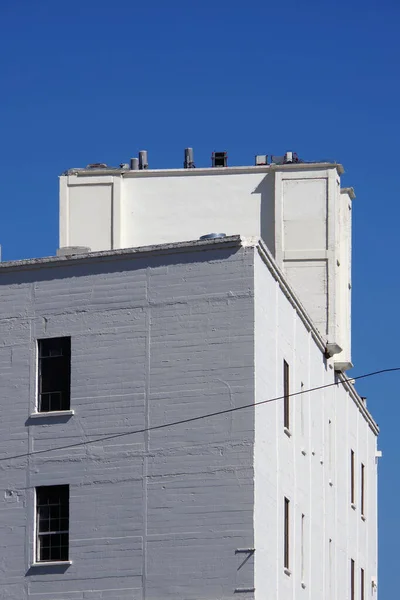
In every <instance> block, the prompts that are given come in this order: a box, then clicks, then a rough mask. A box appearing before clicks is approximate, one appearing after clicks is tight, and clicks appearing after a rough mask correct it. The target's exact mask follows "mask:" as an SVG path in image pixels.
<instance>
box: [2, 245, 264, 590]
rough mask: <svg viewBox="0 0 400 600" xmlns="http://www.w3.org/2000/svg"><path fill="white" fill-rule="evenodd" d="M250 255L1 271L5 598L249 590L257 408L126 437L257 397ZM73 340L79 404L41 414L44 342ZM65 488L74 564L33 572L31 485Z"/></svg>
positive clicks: (206, 253) (74, 395) (74, 394)
mask: <svg viewBox="0 0 400 600" xmlns="http://www.w3.org/2000/svg"><path fill="white" fill-rule="evenodd" d="M253 252H254V249H253V248H248V249H240V250H238V249H237V248H222V249H219V250H217V249H214V250H213V249H203V250H202V251H199V252H194V253H185V254H170V255H164V256H152V255H150V254H149V255H147V256H145V255H142V258H136V259H127V258H123V257H122V258H120V259H118V260H115V259H114V260H113V261H112V260H105V259H103V260H99V261H96V260H82V261H75V262H74V263H71V264H70V265H52V266H49V267H47V268H45V267H42V268H41V269H32V268H30V269H26V270H22V269H21V270H11V269H8V270H5V271H3V272H2V273H1V275H0V408H1V420H0V458H1V459H7V460H1V461H0V598H1V599H7V600H22V599H26V598H31V599H36V600H53V599H54V598H57V600H81V599H82V600H83V599H86V598H88V599H102V600H109V599H113V600H116V599H118V600H125V599H128V598H129V599H132V598H135V599H138V600H140V599H141V598H147V599H152V598H160V599H161V598H162V599H164V600H165V599H166V598H174V599H176V598H182V599H183V598H184V599H193V600H195V599H196V600H198V599H200V598H234V597H235V598H237V597H238V592H236V593H235V590H237V589H246V588H251V587H252V586H253V585H254V576H253V562H252V559H251V558H250V559H249V560H244V558H246V556H245V557H243V555H242V554H240V553H235V551H236V550H237V549H238V548H247V547H252V546H253V545H254V539H253V500H254V498H253V464H252V463H253V441H254V413H253V411H252V410H249V409H246V410H243V411H239V412H237V413H230V414H226V415H221V416H219V417H214V418H210V419H205V420H201V421H195V422H192V423H188V424H181V425H177V426H175V427H169V428H165V429H157V430H154V431H151V432H147V433H139V434H136V435H133V434H128V435H125V434H126V433H127V432H129V431H131V430H136V429H144V428H146V427H148V426H157V425H161V424H163V423H166V422H169V421H176V420H180V419H185V418H190V417H194V416H196V415H200V414H203V413H208V412H214V411H219V410H224V409H227V408H231V407H237V406H241V405H243V404H248V403H250V402H252V401H253V399H254V314H253V312H254V309H253V268H252V265H253ZM63 335H70V336H71V346H72V359H71V363H72V379H71V408H72V409H73V410H74V411H75V414H74V415H73V416H70V417H55V416H53V417H43V418H31V417H30V415H31V413H32V412H34V410H35V395H36V340H37V339H38V338H43V337H55V336H63ZM119 434H124V435H123V436H122V437H114V438H112V439H109V440H107V441H94V442H93V443H91V444H88V445H82V444H81V443H82V442H84V441H91V440H96V438H98V437H101V436H117V435H119ZM71 444H77V446H76V447H72V448H68V449H57V448H58V447H59V446H65V445H71ZM40 450H50V451H49V452H46V453H43V454H36V455H32V456H30V457H29V458H27V457H26V456H25V454H26V453H28V452H33V451H40ZM16 455H21V456H20V457H16V458H11V457H12V456H16ZM8 458H9V459H8ZM64 483H69V484H70V495H71V497H70V558H71V559H72V561H73V563H72V565H70V566H66V567H50V566H47V567H46V566H40V567H36V566H33V567H32V561H33V546H34V539H33V520H34V514H33V510H34V508H33V506H34V504H33V502H34V487H35V486H38V485H56V484H64ZM239 596H240V597H241V598H251V597H252V594H251V593H248V594H246V593H243V592H242V593H239Z"/></svg>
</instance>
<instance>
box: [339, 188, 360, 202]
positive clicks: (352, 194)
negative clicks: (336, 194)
mask: <svg viewBox="0 0 400 600" xmlns="http://www.w3.org/2000/svg"><path fill="white" fill-rule="evenodd" d="M340 193H341V194H348V195H349V197H350V199H351V200H354V198H355V197H356V193H355V191H354V188H352V187H346V188H340Z"/></svg>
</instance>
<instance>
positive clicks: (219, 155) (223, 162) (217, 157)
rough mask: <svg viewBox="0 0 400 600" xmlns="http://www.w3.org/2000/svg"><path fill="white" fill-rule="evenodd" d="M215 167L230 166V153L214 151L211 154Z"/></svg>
mask: <svg viewBox="0 0 400 600" xmlns="http://www.w3.org/2000/svg"><path fill="white" fill-rule="evenodd" d="M211 160H212V166H213V167H227V166H228V153H227V152H213V153H212V155H211Z"/></svg>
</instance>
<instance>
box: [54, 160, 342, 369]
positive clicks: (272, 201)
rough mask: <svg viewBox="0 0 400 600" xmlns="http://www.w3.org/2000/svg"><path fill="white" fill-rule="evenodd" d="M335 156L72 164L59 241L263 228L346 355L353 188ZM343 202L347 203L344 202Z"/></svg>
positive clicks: (103, 246)
mask: <svg viewBox="0 0 400 600" xmlns="http://www.w3.org/2000/svg"><path fill="white" fill-rule="evenodd" d="M339 171H340V168H339V167H338V166H337V165H327V164H310V165H304V164H299V165H283V166H279V167H278V166H274V167H268V166H267V167H240V168H236V167H233V168H225V169H179V170H170V171H151V170H149V171H123V170H121V171H120V170H117V171H110V170H106V171H104V172H97V171H95V172H91V171H88V170H84V171H77V172H75V174H69V175H65V176H62V177H61V180H60V247H64V246H89V247H90V248H91V249H92V250H93V251H95V250H109V249H113V248H128V247H140V246H147V245H153V244H161V243H169V242H171V243H172V242H179V241H187V240H195V239H198V238H199V237H200V236H202V235H204V234H207V233H212V232H221V233H226V234H227V235H235V234H241V235H243V236H245V237H252V236H256V237H259V236H260V237H262V238H263V239H264V241H265V242H266V244H267V246H268V248H269V250H270V251H271V253H272V254H273V256H274V257H275V259H276V261H277V264H278V266H279V267H280V268H281V269H282V270H283V272H284V273H285V274H286V275H287V278H288V281H289V282H290V284H291V285H292V287H293V289H294V291H295V292H296V294H297V295H298V296H299V298H300V300H301V302H302V303H303V304H304V306H305V307H306V309H307V311H308V312H309V314H310V316H311V318H312V319H313V321H314V323H315V325H316V326H317V327H318V329H319V330H320V332H321V333H322V334H323V335H325V336H326V339H327V341H329V342H332V343H333V342H335V343H337V344H339V346H341V347H342V348H343V352H342V353H341V355H340V359H339V360H340V361H341V362H343V363H346V362H348V363H350V362H351V352H350V350H351V348H350V291H349V283H350V267H351V265H350V261H351V228H350V211H349V209H348V205H349V204H350V205H351V198H350V195H348V194H341V193H340V177H339ZM346 206H347V208H346Z"/></svg>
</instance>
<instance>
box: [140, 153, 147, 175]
mask: <svg viewBox="0 0 400 600" xmlns="http://www.w3.org/2000/svg"><path fill="white" fill-rule="evenodd" d="M148 168H149V161H148V159H147V150H141V151H140V152H139V170H140V171H143V170H144V169H148Z"/></svg>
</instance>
